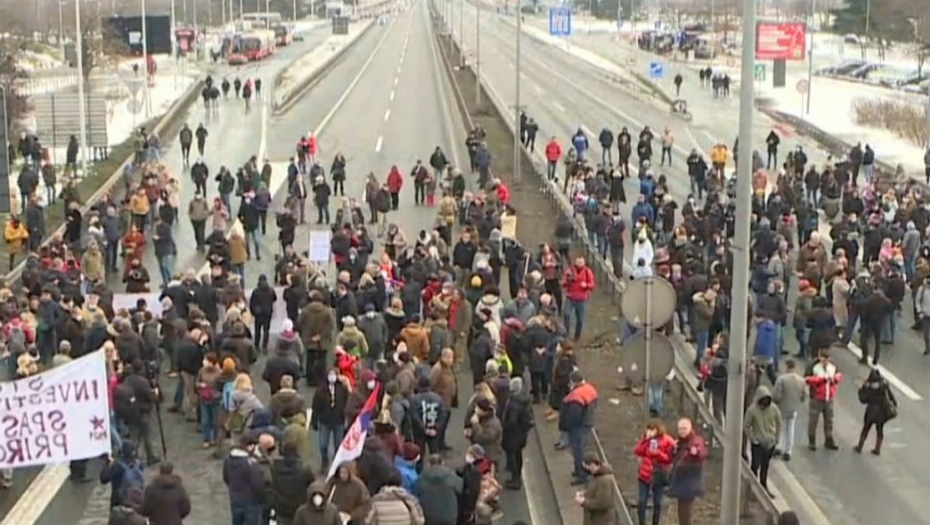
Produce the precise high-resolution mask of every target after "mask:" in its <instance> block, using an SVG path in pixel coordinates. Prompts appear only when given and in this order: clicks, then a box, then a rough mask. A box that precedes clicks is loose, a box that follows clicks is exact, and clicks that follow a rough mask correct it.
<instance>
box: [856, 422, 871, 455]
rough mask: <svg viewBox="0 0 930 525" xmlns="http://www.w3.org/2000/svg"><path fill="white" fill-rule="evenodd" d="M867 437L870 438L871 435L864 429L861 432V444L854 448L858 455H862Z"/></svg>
mask: <svg viewBox="0 0 930 525" xmlns="http://www.w3.org/2000/svg"><path fill="white" fill-rule="evenodd" d="M867 437H869V434H868V433H867V432H866V430H865V429H864V428H863V429H862V431H861V432H859V444H858V445H856V446H855V447H853V450H854V451H856V454H862V447H863V446H864V445H865V439H866V438H867Z"/></svg>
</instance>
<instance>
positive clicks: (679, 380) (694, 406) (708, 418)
mask: <svg viewBox="0 0 930 525" xmlns="http://www.w3.org/2000/svg"><path fill="white" fill-rule="evenodd" d="M468 67H469V68H471V67H472V66H468ZM473 73H474V71H473ZM482 88H483V89H484V92H485V94H486V95H488V99H489V100H491V102H492V103H493V105H494V109H495V110H496V111H497V113H498V116H499V117H500V118H501V119H502V120H503V121H504V122H505V123H506V125H507V126H508V127H509V128H510V131H511V133H515V130H514V124H513V122H512V121H513V119H512V118H509V116H508V115H507V113H508V108H507V105H506V103H504V101H503V100H502V99H501V98H500V96H499V95H498V94H497V93H496V92H495V91H494V89H493V88H492V87H490V86H489V85H487V84H484V83H483V84H482ZM521 154H522V155H523V158H524V163H523V169H524V170H525V171H531V172H532V173H531V175H532V177H535V180H536V181H537V182H538V184H539V186H540V189H541V193H543V194H544V195H547V196H548V197H549V199H550V200H551V201H552V203H553V206H554V207H556V209H559V210H560V211H561V212H562V213H565V214H566V215H567V216H569V217H571V216H572V213H571V210H572V207H571V203H570V202H569V201H568V198H567V196H566V195H565V194H564V193H562V191H561V189H560V188H558V186H557V185H556V184H554V183H552V182H549V181H548V180H547V178H546V176H545V165H544V164H543V161H542V158H541V157H534V156H532V155H530V153H529V152H528V151H527V150H526V149H522V148H521ZM524 179H525V180H532V179H531V178H530V177H525V178H524ZM571 222H572V227H573V233H574V237H575V242H576V243H577V244H578V245H580V246H581V247H583V248H584V250H585V251H586V252H587V255H588V257H587V259H588V260H589V261H594V262H595V264H594V265H592V268H593V269H594V271H595V273H596V274H597V275H598V278H599V280H600V281H601V282H606V283H610V291H609V292H608V291H605V293H608V294H609V295H610V298H611V302H612V303H613V304H615V305H616V306H617V308H618V309H619V306H620V297H621V296H622V294H623V290H624V289H625V284H624V283H623V282H622V281H621V280H620V279H618V278H617V277H616V276H615V275H614V274H613V271H612V269H611V267H610V266H609V265H608V264H607V262H606V261H604V259H603V258H602V257H600V255H599V254H598V252H597V249H596V248H594V246H592V245H591V243H590V242H589V241H588V236H587V230H586V229H585V226H584V223H583V222H582V221H581V220H579V219H578V218H572V221H571ZM628 273H629V272H628V271H626V272H625V274H628ZM618 313H619V310H618ZM674 370H675V381H674V382H673V395H674V394H676V393H677V395H678V399H679V406H682V407H687V409H686V410H685V413H689V414H690V415H691V416H692V418H693V419H694V420H699V421H701V422H702V423H703V426H704V428H706V429H709V430H710V431H711V433H712V434H713V435H712V436H709V437H712V438H713V439H714V440H717V441H720V442H723V437H724V436H725V431H724V429H723V427H722V426H721V425H720V423H719V422H717V421H716V420H715V419H714V417H713V414H712V413H711V412H710V410H709V409H708V408H707V406H706V405H705V404H704V402H703V396H702V395H701V394H700V393H699V392H698V391H697V389H696V388H695V387H694V386H693V385H691V384H690V383H689V382H688V381H687V380H686V379H685V377H687V374H692V375H693V372H692V371H691V370H688V369H685V368H683V367H682V365H681V363H678V362H677V361H676V363H675V366H674ZM674 389H677V390H674ZM686 403H687V404H686ZM594 442H595V445H596V448H597V449H598V453H599V454H600V455H601V457H602V458H603V459H605V460H606V459H607V458H606V456H605V455H604V449H603V446H602V444H601V442H600V440H599V439H598V436H597V434H596V433H594ZM741 475H742V480H743V483H744V487H745V488H746V489H748V490H744V494H746V495H747V496H749V495H751V496H752V497H753V500H755V501H757V502H758V503H759V504H760V505H761V506H762V508H763V510H764V511H765V513H766V515H767V517H768V521H769V523H770V524H772V525H774V523H775V522H776V520H777V518H778V514H779V513H780V510H779V509H778V508H777V507H776V505H775V502H774V501H773V500H772V498H771V497H769V495H768V493H767V492H766V491H765V489H764V488H763V487H762V484H761V483H759V480H758V479H757V478H756V477H755V476H753V475H752V472H751V470H750V469H749V465H748V464H747V463H746V462H745V461H743V462H742V464H741ZM615 487H616V490H615V499H617V509H616V510H617V513H618V518H619V521H618V523H621V524H630V525H632V524H634V523H635V520H634V519H633V517H632V515H631V513H630V510H629V507H628V506H627V504H626V501H625V499H624V498H623V493H622V492H621V490H620V486H619V483H617V484H616V485H615ZM748 503H749V498H748V497H744V498H743V501H742V504H743V508H744V509H745V508H746V507H747V505H748Z"/></svg>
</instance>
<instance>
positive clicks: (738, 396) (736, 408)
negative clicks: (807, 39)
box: [720, 0, 756, 525]
mask: <svg viewBox="0 0 930 525" xmlns="http://www.w3.org/2000/svg"><path fill="white" fill-rule="evenodd" d="M754 5H755V0H743V56H742V58H743V60H742V65H741V71H740V75H741V78H740V106H739V164H738V166H737V177H736V232H735V234H736V235H735V236H734V237H733V252H734V255H733V287H732V290H733V304H741V305H748V304H749V263H750V260H749V230H750V222H751V219H752V217H751V208H750V201H751V200H752V147H753V139H752V125H753V122H752V121H753V114H752V112H753V98H754V97H755V90H754V88H753V82H754V80H753V70H754V68H755V50H756V10H755V8H754ZM730 325H731V331H730V357H729V359H728V361H727V375H728V377H727V392H729V395H728V396H727V411H726V446H725V447H724V450H723V454H724V457H723V488H722V498H723V501H722V504H721V514H720V523H721V525H738V524H739V507H740V489H741V488H742V487H741V486H740V485H741V483H740V466H741V465H740V462H741V461H742V460H743V459H742V454H741V453H742V448H743V447H742V438H743V403H744V401H745V398H746V369H745V367H746V346H747V344H746V343H747V340H748V338H747V335H748V333H749V323H748V319H747V317H746V312H745V311H744V310H743V309H741V308H735V309H733V312H732V314H731V316H730Z"/></svg>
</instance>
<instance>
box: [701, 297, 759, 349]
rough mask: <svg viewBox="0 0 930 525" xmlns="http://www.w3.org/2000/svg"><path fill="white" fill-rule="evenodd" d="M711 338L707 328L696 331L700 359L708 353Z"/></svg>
mask: <svg viewBox="0 0 930 525" xmlns="http://www.w3.org/2000/svg"><path fill="white" fill-rule="evenodd" d="M757 304H758V303H757ZM709 339H710V332H709V331H707V330H702V331H700V332H695V333H694V342H695V344H696V345H697V346H696V347H695V350H696V351H697V359H698V360H701V359H704V354H705V353H707V344H708V340H709Z"/></svg>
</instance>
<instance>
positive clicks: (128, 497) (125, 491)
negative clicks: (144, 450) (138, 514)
mask: <svg viewBox="0 0 930 525" xmlns="http://www.w3.org/2000/svg"><path fill="white" fill-rule="evenodd" d="M123 467H124V470H123V477H122V478H121V479H120V482H119V487H117V492H116V493H117V495H119V501H120V503H122V504H123V505H126V506H128V507H130V508H138V506H140V505H141V504H142V498H143V496H144V493H145V473H144V472H143V471H142V463H140V462H139V461H138V460H137V461H133V462H132V463H125V462H123Z"/></svg>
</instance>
